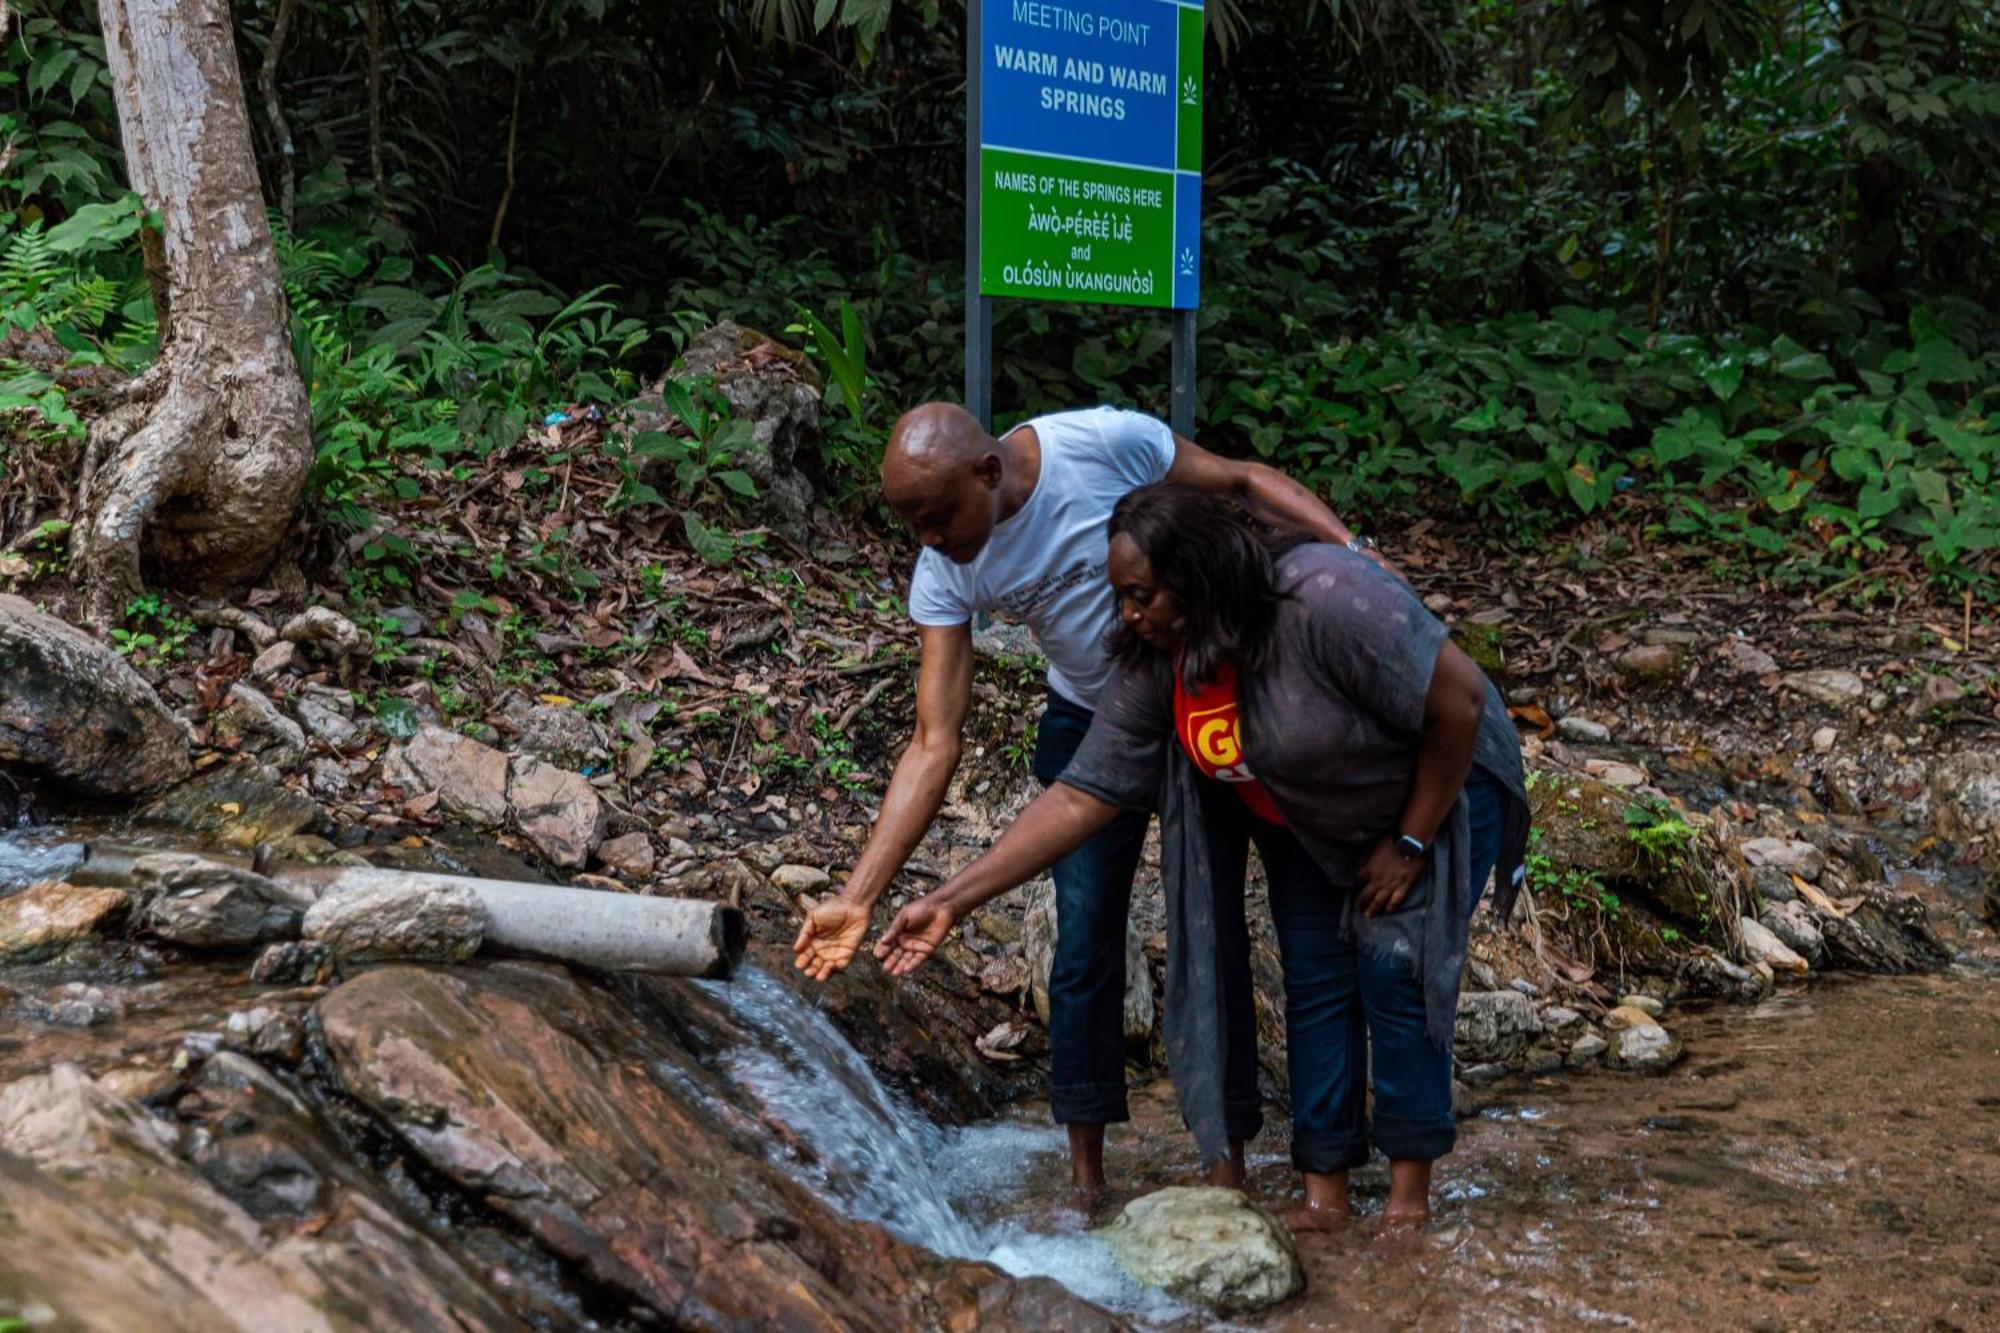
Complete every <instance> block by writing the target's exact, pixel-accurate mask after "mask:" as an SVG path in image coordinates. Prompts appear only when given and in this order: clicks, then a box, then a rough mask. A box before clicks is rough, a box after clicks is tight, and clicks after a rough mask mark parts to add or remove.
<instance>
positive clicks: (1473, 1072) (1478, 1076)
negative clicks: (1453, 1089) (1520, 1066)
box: [1458, 1060, 1507, 1088]
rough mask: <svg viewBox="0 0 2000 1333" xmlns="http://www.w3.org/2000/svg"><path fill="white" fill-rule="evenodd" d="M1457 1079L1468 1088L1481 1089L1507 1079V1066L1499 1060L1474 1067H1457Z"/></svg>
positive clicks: (1464, 1065)
mask: <svg viewBox="0 0 2000 1333" xmlns="http://www.w3.org/2000/svg"><path fill="white" fill-rule="evenodd" d="M1458 1077H1459V1080H1460V1081H1461V1082H1463V1083H1464V1084H1465V1086H1466V1087H1468V1088H1478V1087H1483V1086H1485V1085H1486V1084H1488V1083H1497V1082H1498V1081H1500V1080H1501V1079H1503V1078H1505V1077H1507V1065H1506V1064H1505V1062H1503V1061H1500V1060H1488V1061H1485V1062H1484V1063H1482V1064H1476V1065H1466V1064H1462V1065H1459V1066H1458Z"/></svg>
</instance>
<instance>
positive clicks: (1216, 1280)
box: [1103, 1186, 1305, 1315]
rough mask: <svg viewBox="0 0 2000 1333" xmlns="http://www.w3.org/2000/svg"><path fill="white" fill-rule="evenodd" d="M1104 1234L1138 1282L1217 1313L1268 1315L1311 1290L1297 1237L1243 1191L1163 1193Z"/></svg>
mask: <svg viewBox="0 0 2000 1333" xmlns="http://www.w3.org/2000/svg"><path fill="white" fill-rule="evenodd" d="M1103 1234H1104V1238H1105V1239H1106V1240H1107V1241H1109V1242H1110V1244H1111V1253H1112V1255H1113V1256H1114V1257H1115V1258H1116V1259H1117V1260H1118V1263H1119V1266H1120V1267H1122V1268H1123V1269H1124V1270H1125V1271H1126V1272H1128V1273H1130V1274H1131V1275H1132V1276H1133V1277H1134V1278H1136V1279H1137V1280H1138V1281H1140V1282H1143V1283H1145V1284H1146V1285H1147V1286H1150V1287H1159V1288H1161V1289H1162V1290H1164V1291H1166V1292H1167V1293H1169V1294H1170V1295H1173V1296H1175V1297H1178V1298H1179V1299H1181V1300H1183V1301H1187V1302H1189V1303H1190V1304H1194V1305H1200V1306H1202V1307H1204V1308H1206V1309H1209V1310H1213V1311H1215V1312H1216V1313H1217V1314H1223V1315H1233V1314H1246V1313H1248V1312H1250V1311H1252V1310H1261V1309H1263V1308H1264V1307H1265V1306H1267V1305H1275V1304H1276V1303H1277V1302H1279V1301H1282V1300H1285V1299H1286V1298H1287V1297H1289V1296H1291V1295H1292V1294H1293V1293H1295V1292H1297V1291H1298V1290H1299V1288H1301V1287H1302V1286H1304V1285H1305V1274H1304V1272H1303V1271H1302V1270H1301V1269H1300V1268H1299V1256H1298V1251H1297V1250H1295V1249H1294V1248H1293V1246H1292V1240H1291V1237H1290V1236H1288V1235H1287V1234H1285V1229H1284V1228H1283V1227H1281V1226H1279V1225H1278V1223H1277V1222H1275V1221H1273V1220H1272V1219H1271V1218H1270V1217H1269V1216H1267V1215H1266V1214H1265V1213H1263V1212H1261V1211H1259V1210H1258V1209H1257V1208H1256V1207H1254V1206H1253V1205H1252V1204H1251V1202H1250V1200H1249V1198H1248V1197H1247V1196H1246V1195H1245V1194H1244V1193H1243V1192H1242V1191H1241V1190H1230V1189H1216V1188H1213V1187H1206V1186H1204V1187H1195V1188H1189V1187H1183V1186H1175V1187H1171V1188H1168V1189H1163V1190H1157V1191H1155V1192H1153V1193H1152V1194H1147V1195H1143V1196H1141V1197H1140V1198H1137V1199H1134V1200H1133V1201H1132V1202H1131V1203H1128V1204H1126V1205H1125V1211H1124V1212H1122V1213H1120V1214H1119V1215H1118V1220H1117V1221H1115V1222H1113V1223H1112V1224H1111V1225H1110V1226H1109V1227H1107V1228H1106V1229H1105V1231H1104V1233H1103Z"/></svg>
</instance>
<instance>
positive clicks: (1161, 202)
mask: <svg viewBox="0 0 2000 1333" xmlns="http://www.w3.org/2000/svg"><path fill="white" fill-rule="evenodd" d="M974 2H975V3H977V4H978V5H979V24H980V27H979V32H978V45H979V56H978V60H979V68H978V80H979V99H978V101H979V106H978V118H979V139H978V142H979V149H980V164H979V168H978V190H977V196H976V203H975V204H974V206H975V207H976V208H977V209H978V217H979V261H980V262H979V268H980V281H979V291H980V293H981V294H982V295H986V296H1026V297H1040V298H1045V299H1055V300H1071V301H1101V302H1107V303H1112V304H1124V305H1145V306H1172V307H1175V308H1178V309H1183V310H1191V309H1193V308H1195V306H1196V305H1198V304H1199V301H1200V295H1201V284H1200V276H1199V275H1200V257H1201V120H1202V117H1201V102H1202V78H1201V62H1202V41H1203V25H1202V6H1201V3H1200V0H974Z"/></svg>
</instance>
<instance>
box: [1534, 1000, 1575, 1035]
mask: <svg viewBox="0 0 2000 1333" xmlns="http://www.w3.org/2000/svg"><path fill="white" fill-rule="evenodd" d="M1582 1021H1583V1015H1582V1014H1580V1013H1578V1012H1577V1011H1576V1010H1574V1009H1571V1008H1570V1007H1568V1006H1567V1005H1561V1004H1552V1005H1550V1006H1549V1007H1548V1008H1546V1009H1544V1010H1542V1030H1543V1031H1545V1032H1567V1031H1568V1030H1569V1029H1571V1028H1573V1027H1575V1026H1576V1025H1577V1024H1578V1023H1581V1022H1582Z"/></svg>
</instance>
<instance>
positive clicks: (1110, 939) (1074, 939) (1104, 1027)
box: [1035, 690, 1149, 1125]
mask: <svg viewBox="0 0 2000 1333" xmlns="http://www.w3.org/2000/svg"><path fill="white" fill-rule="evenodd" d="M1090 718H1091V713H1090V710H1089V709H1087V708H1085V707H1083V706H1082V705H1080V704H1076V703H1072V702H1071V701H1070V700H1068V699H1065V698H1064V697H1063V696H1062V695H1060V694H1057V693H1056V692H1055V691H1054V690H1050V691H1049V703H1048V707H1047V709H1045V710H1044V711H1043V713H1042V721H1041V726H1040V729H1039V731H1038V733H1037V735H1036V737H1035V777H1036V778H1037V779H1038V780H1039V781H1040V782H1041V783H1042V785H1043V786H1048V785H1049V784H1050V783H1053V782H1054V781H1055V780H1056V779H1057V778H1058V777H1059V776H1061V774H1062V771H1063V769H1065V768H1067V767H1068V766H1069V761H1070V758H1071V756H1073V755H1074V754H1075V753H1076V749H1077V746H1079V745H1081V744H1082V743H1083V736H1084V733H1085V732H1087V731H1089V730H1090ZM1148 818H1149V817H1148V816H1146V815H1142V814H1134V813H1132V812H1130V811H1126V812H1124V813H1121V814H1120V815H1118V817H1117V818H1115V819H1113V820H1112V821H1111V823H1110V824H1109V825H1107V826H1106V827H1105V828H1103V829H1102V830H1100V831H1099V832H1098V833H1097V834H1096V835H1095V836H1093V837H1092V838H1091V839H1090V841H1088V842H1086V843H1084V844H1083V846H1081V847H1079V848H1077V849H1076V850H1075V851H1073V852H1071V853H1070V854H1069V855H1068V856H1065V857H1064V858H1063V859H1062V860H1060V861H1058V862H1056V864H1055V868H1054V870H1053V871H1052V872H1051V874H1052V877H1053V878H1054V880H1055V884H1056V956H1055V963H1054V966H1053V967H1052V968H1051V969H1050V971H1049V1103H1050V1108H1051V1109H1052V1110H1053V1112H1054V1114H1055V1118H1056V1122H1057V1123H1058V1124H1065V1125H1068V1124H1082V1125H1105V1124H1110V1123H1112V1122H1114V1121H1123V1120H1129V1119H1130V1118H1131V1116H1130V1114H1129V1113H1128V1112H1127V1110H1126V1106H1125V929H1126V927H1125V920H1126V915H1127V913H1128V912H1129V910H1130V908H1131V903H1132V875H1133V873H1134V872H1135V871H1136V870H1138V868H1139V854H1140V851H1141V850H1142V849H1143V848H1144V846H1145V842H1146V821H1147V819H1148Z"/></svg>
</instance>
